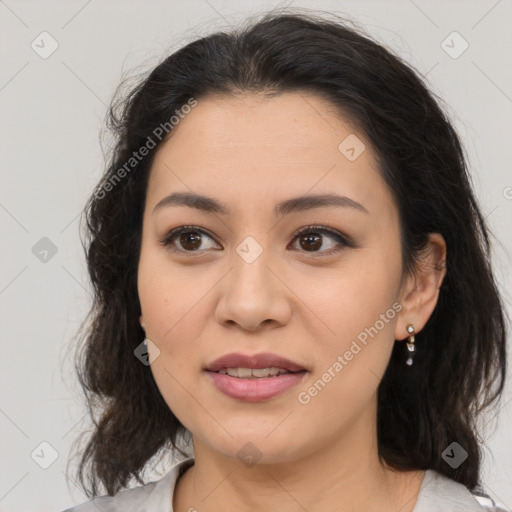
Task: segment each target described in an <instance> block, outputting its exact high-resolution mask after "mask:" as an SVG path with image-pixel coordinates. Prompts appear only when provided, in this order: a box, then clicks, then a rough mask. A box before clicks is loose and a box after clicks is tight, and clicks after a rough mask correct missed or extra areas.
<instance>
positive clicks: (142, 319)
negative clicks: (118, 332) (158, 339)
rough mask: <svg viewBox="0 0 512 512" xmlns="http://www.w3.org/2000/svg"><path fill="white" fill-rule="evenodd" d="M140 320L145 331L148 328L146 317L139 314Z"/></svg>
mask: <svg viewBox="0 0 512 512" xmlns="http://www.w3.org/2000/svg"><path fill="white" fill-rule="evenodd" d="M139 322H140V326H141V327H142V329H143V330H144V331H145V330H146V324H145V323H144V317H143V316H142V315H140V316H139Z"/></svg>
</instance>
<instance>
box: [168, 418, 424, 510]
mask: <svg viewBox="0 0 512 512" xmlns="http://www.w3.org/2000/svg"><path fill="white" fill-rule="evenodd" d="M361 420H362V418H361ZM368 425H372V426H373V425H375V423H373V422H368V421H367V420H366V421H360V422H358V424H357V425H356V424H354V425H353V426H352V427H351V428H350V429H349V430H350V431H349V432H346V433H345V434H344V435H343V436H339V438H338V439H336V440H329V442H327V443H325V445H322V446H321V447H320V448H318V447H316V448H315V450H314V451H312V453H310V454H308V455H305V456H303V457H301V458H300V459H295V460H289V461H286V462H278V463H273V464H260V463H258V464H256V465H255V466H252V467H247V466H246V465H245V464H243V463H242V462H241V461H240V460H238V459H233V458H229V457H225V456H224V455H222V454H220V453H219V452H217V451H213V450H211V448H210V447H208V446H207V445H205V444H203V443H201V442H199V441H198V440H196V439H194V454H195V464H194V466H192V467H191V468H190V469H189V470H188V471H187V472H186V473H185V474H184V475H183V476H182V478H181V479H180V480H179V481H178V484H177V486H176V490H175V494H174V511H175V512H186V511H194V510H197V511H201V512H214V511H215V512H217V511H218V510H224V511H226V512H230V511H235V510H236V511H237V512H245V511H251V512H260V511H261V512H266V511H268V510H279V511H280V512H297V511H304V510H307V511H308V512H316V511H324V510H336V509H339V508H343V510H344V511H346V512H361V511H365V512H370V511H375V512H377V511H378V512H388V511H389V512H396V510H400V511H401V512H413V510H414V505H415V503H416V499H417V495H418V493H419V490H420V487H421V483H422V481H423V477H424V471H410V472H399V471H395V470H392V469H391V468H390V467H388V466H387V465H386V464H385V463H384V462H383V461H382V460H381V459H380V458H379V456H378V445H377V434H376V428H369V427H368ZM365 426H366V428H365Z"/></svg>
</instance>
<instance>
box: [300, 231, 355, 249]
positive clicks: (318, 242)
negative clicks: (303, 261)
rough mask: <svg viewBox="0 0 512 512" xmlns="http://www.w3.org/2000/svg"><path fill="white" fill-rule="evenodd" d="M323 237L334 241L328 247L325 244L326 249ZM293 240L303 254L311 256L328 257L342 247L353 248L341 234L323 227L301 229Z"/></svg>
mask: <svg viewBox="0 0 512 512" xmlns="http://www.w3.org/2000/svg"><path fill="white" fill-rule="evenodd" d="M325 236H327V238H328V239H330V240H331V241H334V243H332V242H331V244H330V245H329V244H327V247H325V245H326V243H325V239H324V237H325ZM295 238H296V239H298V242H299V245H300V247H301V249H303V251H304V252H309V253H312V255H313V256H317V255H318V256H323V255H329V254H332V253H334V252H338V251H340V250H341V249H342V248H343V247H353V244H352V243H351V242H349V240H348V239H347V238H345V237H344V236H343V235H341V233H338V232H337V231H332V230H330V229H326V228H325V227H323V226H308V227H306V228H302V229H301V230H300V231H299V232H298V233H297V235H296V236H295ZM321 249H323V250H321ZM314 253H318V254H314Z"/></svg>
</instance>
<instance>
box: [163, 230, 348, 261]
mask: <svg viewBox="0 0 512 512" xmlns="http://www.w3.org/2000/svg"><path fill="white" fill-rule="evenodd" d="M187 232H194V233H199V234H204V235H206V236H208V237H209V238H211V239H212V240H214V241H215V242H216V243H218V242H217V241H216V240H215V237H214V236H213V235H211V234H210V233H209V232H208V231H206V230H204V229H202V228H199V227H197V226H180V227H178V228H174V229H172V230H171V231H169V232H168V233H166V234H165V235H164V236H163V237H162V238H160V239H159V240H158V243H159V244H160V245H162V246H163V247H166V248H167V249H168V250H171V251H173V252H179V253H186V254H188V255H190V256H193V257H194V256H196V255H199V254H201V253H204V250H203V251H201V250H197V251H186V250H181V249H174V248H172V247H171V242H172V239H173V238H175V237H176V236H177V235H180V234H182V233H187ZM309 233H314V234H322V233H323V234H327V235H329V236H330V237H331V238H333V239H334V240H336V241H337V242H338V244H339V245H340V246H341V247H338V248H335V249H329V250H327V251H316V252H315V251H313V252H309V251H304V250H303V251H299V252H304V253H306V254H308V255H311V256H313V257H324V256H330V255H332V254H335V253H338V252H339V251H341V250H343V248H344V247H355V244H354V243H353V241H352V240H351V239H350V238H348V237H346V236H344V235H342V234H341V233H339V232H338V231H334V230H332V229H329V228H326V227H325V226H322V225H313V226H306V227H304V228H301V229H299V230H298V231H297V232H296V233H295V234H294V236H293V240H295V239H296V238H299V237H300V236H302V235H305V234H309Z"/></svg>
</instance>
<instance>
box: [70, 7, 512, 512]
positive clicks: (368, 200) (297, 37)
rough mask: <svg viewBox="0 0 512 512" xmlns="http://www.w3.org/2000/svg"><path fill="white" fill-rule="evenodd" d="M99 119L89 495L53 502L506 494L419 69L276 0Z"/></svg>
mask: <svg viewBox="0 0 512 512" xmlns="http://www.w3.org/2000/svg"><path fill="white" fill-rule="evenodd" d="M111 122H112V126H113V127H114V128H115V129H116V130H117V136H118V139H117V144H116V146H115V150H114V152H113V156H112V159H111V162H110V165H109V166H108V169H107V172H106V173H105V175H104V177H103V179H102V181H101V183H100V184H99V185H98V187H97V189H96V190H95V192H94V194H93V196H92V197H91V199H90V201H89V204H88V206H87V210H86V212H87V228H88V236H89V238H88V243H87V261H88V268H89V272H90V276H91V280H92V283H93V285H94V288H95V292H96V300H95V303H94V307H93V308H92V310H91V313H90V326H89V329H88V331H86V336H85V337H84V340H85V344H84V347H83V348H84V352H83V354H80V358H81V359H79V370H80V371H79V376H80V381H81V384H82V386H83V387H84V390H85V391H86V396H87V399H88V404H89V407H90V412H91V416H92V417H93V418H94V419H95V430H94V432H93V435H92V437H91V438H90V440H89V442H88V444H87V446H86V447H85V450H84V452H83V454H82V458H81V460H80V466H79V480H80V482H81V484H82V486H83V488H84V489H85V491H86V493H87V495H88V497H90V498H92V500H91V501H89V502H87V503H84V504H83V505H81V506H78V507H75V508H72V509H68V512H70V511H72V512H85V511H93V510H97V509H98V508H99V509H100V510H115V511H121V510H123V511H126V510H134V511H135V510H146V511H157V510H158V511H166V512H169V511H174V512H185V511H189V512H190V511H195V510H197V511H200V512H203V511H204V512H207V511H218V510H251V511H256V510H281V511H296V510H297V511H298V510H307V511H309V512H313V511H324V510H346V511H363V510H364V511H370V510H371V511H373V510H375V511H377V510H378V511H379V512H388V511H389V512H391V511H393V512H395V511H398V510H400V511H401V512H427V511H429V512H431V511H434V510H435V511H441V512H442V511H459V510H460V511H462V510H464V511H465V512H468V511H482V510H503V509H500V508H499V507H498V506H497V505H495V504H494V503H493V501H492V500H491V499H490V498H489V497H487V496H486V495H485V493H484V492H483V489H482V487H480V485H479V484H480V467H481V446H480V442H479V437H478V432H477V430H476V426H475V424H476V420H477V418H478V417H479V414H480V413H481V412H483V411H484V410H486V409H488V408H489V407H490V406H491V405H495V406H496V404H497V402H498V399H499V398H500V395H501V393H502V390H503V386H504V375H505V371H506V350H505V348H506V343H505V322H504V313H503V308H502V303H501V299H500V297H499V294H498V291H497V287H496V283H495V280H494V276H493V273H492V269H491V267H490V256H489V254H490V252H489V251H490V248H489V241H488V230H487V227H486V225H485V222H484V219H483V217H482V214H481V212H480V209H479V206H478V204H477V201H476V199H475V196H474V193H473V191H472V189H471V186H470V180H469V177H468V173H467V169H466V163H465V157H464V153H463V150H462V148H461V144H460V141H459V139H458V136H457V134H456V133H455V131H454V129H453V127H452V125H451V124H450V122H449V121H448V120H447V118H446V115H445V114H444V113H443V111H442V110H441V108H440V107H439V105H438V104H437V102H436V101H435V100H434V98H433V96H432V94H431V93H430V92H429V91H428V90H427V88H426V86H425V85H424V84H423V82H422V80H421V79H420V78H419V77H418V75H417V74H416V73H415V72H414V71H413V70H411V69H410V68H409V67H408V66H407V65H406V64H405V63H403V62H402V61H401V60H400V59H399V58H398V57H396V56H394V55H392V54H391V53H390V52H389V51H388V50H386V49H384V48H383V47H382V46H380V45H379V44H377V43H375V42H373V41H372V40H370V39H369V38H367V37H366V36H363V35H361V34H360V33H359V32H357V31H355V30H354V29H352V28H349V27H348V26H347V25H346V23H344V22H342V21H339V20H334V21H331V20H327V19H322V18H321V17H318V16H314V15H304V14H290V13H288V14H286V13H285V14H278V13H276V12H273V13H269V14H267V15H265V16H264V17H263V18H262V19H261V20H259V21H257V22H253V23H250V24H248V25H247V26H246V27H243V28H241V29H239V30H237V31H233V33H230V34H225V33H217V34H213V35H210V36H208V37H205V38H202V39H200V40H198V41H195V42H193V43H191V44H188V45H187V46H185V47H184V48H182V49H180V50H179V51H177V52H176V53H174V54H173V55H170V56H169V57H168V58H167V59H165V60H164V61H163V62H162V63H161V64H160V65H159V66H157V67H156V68H155V69H154V70H153V71H152V73H151V74H150V75H149V77H147V78H146V79H145V80H144V81H143V82H142V83H140V85H138V86H137V87H136V88H135V89H133V90H132V91H131V93H130V94H129V96H128V97H127V98H126V99H124V100H122V102H121V103H120V104H118V105H117V106H114V107H113V108H112V110H111ZM190 441H191V443H192V447H193V457H192V456H191V454H190V452H189V451H187V442H190ZM172 452H178V453H180V454H181V455H182V456H184V457H185V458H184V459H183V460H182V461H180V462H178V463H175V464H174V466H172V468H171V469H170V471H169V472H168V473H167V474H166V475H165V476H164V477H163V478H162V479H160V480H158V481H157V482H149V483H146V484H144V480H143V479H142V478H141V474H142V472H143V470H144V469H145V468H146V467H149V466H150V462H154V459H156V458H157V457H158V456H164V455H165V454H172ZM131 478H136V479H137V481H138V482H139V484H141V485H139V486H137V487H135V488H133V489H129V490H122V488H124V487H127V485H128V483H129V481H130V479H131ZM99 485H103V486H104V488H105V489H106V491H107V493H108V495H109V496H99V494H100V491H99Z"/></svg>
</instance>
